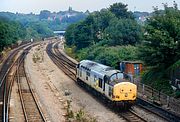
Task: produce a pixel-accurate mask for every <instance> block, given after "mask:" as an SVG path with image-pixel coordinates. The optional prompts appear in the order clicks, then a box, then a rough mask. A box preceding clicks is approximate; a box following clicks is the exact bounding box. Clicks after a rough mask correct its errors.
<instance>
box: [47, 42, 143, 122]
mask: <svg viewBox="0 0 180 122" xmlns="http://www.w3.org/2000/svg"><path fill="white" fill-rule="evenodd" d="M58 44H59V43H56V44H55V45H54V48H53V43H51V44H49V45H48V46H47V49H46V51H47V53H48V55H49V57H50V58H51V59H52V61H53V62H54V63H55V64H56V65H57V67H59V68H60V69H61V70H62V71H63V72H64V73H65V74H66V75H68V76H69V77H70V78H71V79H72V80H74V81H76V73H75V69H76V64H75V63H74V62H72V61H71V60H70V59H68V58H67V57H66V56H65V55H63V54H62V53H61V52H60V50H59V49H58ZM53 49H54V51H53ZM118 115H120V116H121V117H123V118H124V119H125V120H127V121H130V122H145V121H146V120H144V119H143V118H142V117H140V116H138V115H137V114H136V113H135V112H133V111H132V110H128V111H124V112H120V113H119V112H118Z"/></svg>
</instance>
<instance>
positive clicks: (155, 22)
mask: <svg viewBox="0 0 180 122" xmlns="http://www.w3.org/2000/svg"><path fill="white" fill-rule="evenodd" d="M179 20H180V10H179V9H178V8H177V4H176V3H175V2H174V6H173V7H168V6H167V5H166V4H164V10H158V9H157V8H155V10H154V12H153V14H152V16H151V17H149V18H148V19H147V21H146V22H145V24H143V25H139V24H138V23H137V21H135V19H134V16H133V15H132V13H131V12H129V11H128V10H127V5H124V4H122V3H115V4H113V5H111V6H110V7H109V8H107V9H102V10H101V11H100V12H93V13H91V14H90V15H89V16H88V17H87V18H86V19H85V20H84V21H81V22H79V23H76V24H72V25H71V26H69V27H68V29H67V31H66V34H65V38H66V45H67V46H69V47H72V48H71V52H74V53H75V54H76V56H75V57H76V58H77V59H79V60H82V59H90V60H94V61H97V62H100V63H103V64H105V65H110V66H113V67H116V68H117V62H119V61H122V60H131V61H132V60H141V61H143V62H144V63H145V66H146V69H147V70H146V72H144V73H143V76H142V81H143V82H144V83H146V84H149V85H151V86H153V87H154V88H156V89H158V90H160V91H163V92H165V93H168V94H171V93H172V89H171V87H170V85H169V82H168V80H169V77H170V76H169V74H168V73H169V72H170V71H171V70H172V69H176V68H178V67H180V65H179V63H177V62H179V59H180V21H179ZM69 49H70V48H69Z"/></svg>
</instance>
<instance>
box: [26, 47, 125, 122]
mask: <svg viewBox="0 0 180 122" xmlns="http://www.w3.org/2000/svg"><path fill="white" fill-rule="evenodd" d="M46 46H47V44H46V45H42V46H41V47H40V48H39V47H38V46H36V47H34V48H32V50H31V51H30V53H29V54H28V55H27V58H26V63H25V67H26V72H27V73H28V75H29V77H30V80H31V81H32V84H33V86H34V87H35V88H34V89H35V90H36V93H37V95H38V96H39V99H40V102H41V104H42V106H43V107H42V108H43V110H44V111H45V113H46V116H48V120H49V121H52V122H57V121H58V122H63V121H65V117H64V115H66V109H65V107H66V106H67V104H66V101H67V100H70V101H71V109H72V111H73V112H77V111H79V110H80V109H82V110H83V111H84V113H85V115H86V116H88V117H89V118H93V119H95V120H97V121H98V122H124V120H123V119H122V118H121V117H119V116H118V115H116V114H115V113H113V112H112V111H111V110H108V108H106V107H105V106H103V105H102V104H101V103H99V102H97V101H96V100H95V99H94V98H93V97H92V96H91V95H89V94H88V93H86V92H85V91H84V90H82V89H81V88H80V87H79V86H77V84H76V83H75V82H74V81H72V80H71V79H70V78H69V77H68V76H66V75H65V74H64V73H63V72H62V71H61V70H60V69H58V67H57V66H56V65H55V64H54V63H53V62H52V61H51V59H50V58H49V57H48V55H47V54H46V50H45V49H46ZM35 55H39V57H40V58H39V59H38V61H36V60H34V61H35V62H36V63H35V62H34V61H33V58H34V57H35ZM42 57H43V58H42ZM67 93H68V95H67Z"/></svg>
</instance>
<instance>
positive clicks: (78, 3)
mask: <svg viewBox="0 0 180 122" xmlns="http://www.w3.org/2000/svg"><path fill="white" fill-rule="evenodd" d="M173 1H174V0H0V11H5V12H7V11H8V12H13V13H16V12H18V13H26V14H27V13H30V12H32V13H36V14H38V13H40V11H41V10H49V11H51V12H59V11H64V10H67V9H68V8H69V6H71V7H72V8H73V10H78V11H83V12H85V11H86V10H89V11H90V12H92V11H97V10H101V9H102V8H108V7H109V6H110V5H112V4H113V3H116V2H122V3H124V4H128V9H129V10H130V11H146V12H152V11H153V8H152V7H153V6H158V8H159V9H162V8H163V5H162V3H167V4H168V5H169V6H172V5H173ZM175 1H176V3H177V4H178V8H180V0H175Z"/></svg>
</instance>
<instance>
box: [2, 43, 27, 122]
mask: <svg viewBox="0 0 180 122" xmlns="http://www.w3.org/2000/svg"><path fill="white" fill-rule="evenodd" d="M29 45H30V43H27V44H24V45H21V46H19V47H18V48H16V49H14V50H13V51H12V52H10V54H9V55H8V57H7V59H6V60H5V61H4V62H3V65H2V67H1V70H0V122H1V121H4V122H5V121H6V120H7V119H6V118H7V113H8V109H7V105H8V104H7V102H8V94H9V90H10V88H11V82H9V79H8V78H9V77H8V73H9V72H10V70H11V69H12V67H13V66H14V65H15V62H16V60H15V56H16V55H17V54H18V52H19V51H20V50H21V49H23V48H24V47H26V46H29Z"/></svg>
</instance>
